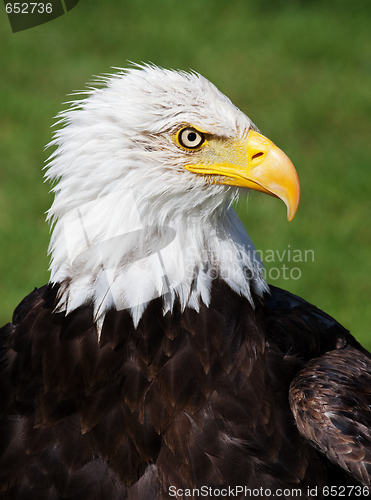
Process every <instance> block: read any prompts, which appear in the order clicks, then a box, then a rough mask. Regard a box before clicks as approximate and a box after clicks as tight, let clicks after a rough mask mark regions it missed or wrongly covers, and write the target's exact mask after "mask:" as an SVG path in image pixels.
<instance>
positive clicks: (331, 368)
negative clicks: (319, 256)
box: [0, 65, 371, 500]
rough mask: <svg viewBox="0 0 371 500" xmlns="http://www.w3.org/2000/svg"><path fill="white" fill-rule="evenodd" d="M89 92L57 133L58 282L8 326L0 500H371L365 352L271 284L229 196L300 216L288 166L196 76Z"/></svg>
mask: <svg viewBox="0 0 371 500" xmlns="http://www.w3.org/2000/svg"><path fill="white" fill-rule="evenodd" d="M86 94H87V95H84V96H83V97H82V98H81V99H78V100H75V101H74V102H72V103H71V105H70V107H69V108H68V109H67V110H65V111H63V112H62V113H61V114H60V116H59V122H58V123H59V124H60V128H59V130H57V132H56V133H55V135H54V138H53V140H52V142H51V145H52V146H54V147H55V149H54V152H53V153H52V155H51V157H50V159H49V163H48V166H47V171H46V178H47V179H48V180H49V181H51V182H52V185H53V188H52V189H53V191H54V194H55V198H54V202H53V204H52V206H51V208H50V210H49V212H48V219H49V221H50V222H51V224H52V227H53V230H52V236H51V242H50V253H51V278H50V282H49V283H48V284H47V285H45V286H44V287H42V288H39V289H35V290H34V291H33V292H31V293H30V294H29V295H28V296H27V297H26V298H25V299H24V300H22V302H21V303H20V304H19V305H18V307H17V308H16V309H15V311H14V315H13V319H12V322H11V323H8V324H7V325H5V326H4V327H3V328H2V329H1V330H0V339H1V364H0V498H1V499H9V500H26V499H27V500H29V499H35V500H36V499H37V500H44V499H45V500H62V499H71V500H72V499H73V500H85V499H89V500H103V499H104V500H108V499H109V500H121V499H128V500H135V499H140V500H155V499H158V500H160V499H170V498H178V499H183V498H184V499H185V498H193V499H196V498H201V497H202V498H215V497H216V496H222V497H227V496H228V497H231V498H250V497H253V496H254V497H259V498H272V497H274V496H284V498H298V496H300V497H301V498H324V497H327V496H329V495H330V493H331V495H333V496H334V495H335V496H347V497H348V498H359V497H362V496H368V494H369V484H370V473H371V434H370V424H371V410H370V405H371V391H370V387H371V359H370V354H369V353H368V352H367V351H366V350H365V349H364V348H363V347H362V346H361V345H359V344H358V342H357V341H356V340H355V339H354V337H353V336H352V335H351V334H350V333H349V332H348V331H347V330H346V329H345V328H343V327H342V326H341V325H340V324H339V323H337V322H336V321H335V320H334V319H332V318H331V317H329V316H328V315H327V314H325V313H324V312H322V311H320V310H319V309H317V308H316V307H314V306H313V305H310V304H308V303H307V302H306V301H304V300H302V299H301V298H299V297H297V296H294V295H292V294H291V293H289V292H286V291H283V290H280V289H278V288H275V287H273V286H269V285H268V284H267V283H266V281H265V279H264V277H263V274H262V263H261V261H260V260H259V258H258V255H257V252H256V251H255V249H254V246H253V243H252V242H251V240H250V238H249V236H248V234H247V232H246V231H245V229H244V227H243V225H242V223H241V221H240V220H239V218H238V216H237V215H236V213H235V211H234V209H233V207H232V202H233V201H234V200H235V199H236V198H237V197H238V196H240V195H244V194H246V193H248V191H249V190H250V189H254V190H257V191H261V192H263V193H267V194H270V195H273V196H275V197H277V198H280V199H281V200H283V201H284V203H285V204H286V206H287V214H288V218H289V219H292V218H293V217H294V215H295V213H296V210H297V207H298V204H299V194H300V189H299V181H298V176H297V173H296V171H295V168H294V166H293V164H292V163H291V161H290V160H289V159H288V157H287V156H286V155H285V154H284V153H283V152H282V151H281V150H280V149H279V148H278V147H277V146H275V145H274V144H273V143H272V142H271V141H270V140H269V139H267V138H266V137H264V136H263V135H261V133H260V132H259V131H258V129H257V127H256V126H255V125H254V124H253V123H252V121H251V120H250V119H249V118H248V117H247V116H246V115H245V114H244V113H243V112H241V111H240V110H239V109H238V108H237V107H235V106H234V105H233V104H232V102H231V101H230V100H229V99H228V98H227V97H225V96H224V95H223V94H222V93H221V92H220V91H219V90H218V89H217V88H216V87H215V86H214V85H213V84H212V83H210V82H209V81H208V80H206V79H205V78H203V77H202V76H201V75H199V74H197V73H192V72H191V73H186V72H180V71H172V70H165V69H161V68H159V67H156V66H152V65H142V66H137V67H133V68H131V69H128V70H119V71H118V72H117V73H115V74H113V75H108V76H106V77H104V78H103V79H102V81H101V82H100V84H99V85H95V87H94V88H93V87H91V88H89V89H88V90H87V91H86ZM331 488H332V489H331Z"/></svg>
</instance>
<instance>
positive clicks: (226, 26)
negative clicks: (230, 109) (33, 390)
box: [0, 0, 371, 348]
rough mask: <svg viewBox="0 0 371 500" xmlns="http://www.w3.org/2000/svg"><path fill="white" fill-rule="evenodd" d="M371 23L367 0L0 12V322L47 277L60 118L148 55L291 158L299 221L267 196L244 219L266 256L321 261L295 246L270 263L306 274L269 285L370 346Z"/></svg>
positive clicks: (121, 2) (190, 0) (89, 4)
mask: <svg viewBox="0 0 371 500" xmlns="http://www.w3.org/2000/svg"><path fill="white" fill-rule="evenodd" d="M370 26H371V2H370V1H369V0H364V1H362V0H323V1H320V0H317V1H315V0H305V1H304V0H302V1H300V0H292V1H290V0H281V1H280V0H228V1H227V0H223V1H220V0H187V1H185V2H181V1H175V0H132V1H127V0H110V1H107V2H103V1H102V0H101V1H98V0H80V3H79V4H78V5H77V6H76V7H75V8H74V9H73V10H71V11H70V12H69V13H68V14H66V15H64V16H62V17H61V18H59V19H56V20H54V21H52V22H51V23H48V24H45V25H42V26H39V27H36V28H33V29H30V30H27V31H24V32H20V33H16V34H13V33H12V32H11V29H10V25H9V22H8V19H7V17H6V14H5V9H3V8H2V7H1V6H0V323H5V322H7V321H9V320H10V318H11V314H12V311H13V309H14V307H15V306H16V305H17V304H18V302H19V301H20V300H21V299H22V298H23V297H24V296H25V295H26V294H27V293H29V292H30V291H31V290H32V289H33V287H34V286H41V285H43V284H44V283H45V282H46V281H47V280H48V257H47V246H48V239H49V228H48V226H47V224H46V223H45V222H44V218H45V215H44V213H45V211H46V210H47V208H48V207H49V205H50V203H51V201H52V198H51V195H50V194H49V193H48V190H49V187H48V185H45V184H43V177H42V171H41V169H42V166H43V162H44V161H45V159H46V158H47V156H48V153H47V152H45V151H44V150H43V147H44V145H45V144H46V143H48V142H49V140H50V138H51V130H50V126H51V125H52V123H53V116H55V115H56V114H57V112H58V111H59V110H60V109H62V108H63V106H62V104H61V103H62V102H63V101H66V100H67V99H68V98H66V97H65V96H66V94H68V93H70V92H72V91H74V90H79V89H82V88H84V86H85V83H86V82H87V81H89V79H90V78H91V75H97V74H100V73H105V72H109V71H111V69H110V68H111V66H121V67H122V66H126V65H127V61H128V60H130V61H135V62H140V61H144V62H148V61H151V62H153V63H156V64H158V65H161V66H164V67H168V68H181V69H185V70H187V69H189V68H192V69H194V70H196V71H198V72H200V73H202V74H203V75H204V76H206V77H207V78H208V79H210V80H211V81H212V82H214V83H215V84H216V85H217V86H218V87H219V88H220V89H221V90H222V91H223V92H224V93H225V94H227V95H228V96H229V97H230V98H231V99H232V100H233V102H234V103H235V104H236V105H237V106H239V107H240V108H241V109H242V110H243V111H244V112H245V113H246V114H248V116H250V117H251V119H252V120H253V121H254V122H255V123H256V124H257V126H258V127H259V128H260V130H261V131H262V132H263V133H264V134H265V135H267V136H268V137H269V138H271V139H272V140H273V141H274V142H275V143H277V144H278V145H279V146H280V147H281V148H282V149H283V150H284V151H285V152H286V153H287V154H288V155H289V156H290V158H291V159H292V161H293V162H294V164H295V166H296V168H297V171H298V173H299V177H300V180H301V187H302V199H301V204H300V207H299V211H298V213H297V215H296V217H295V219H294V220H293V221H292V222H290V223H289V222H287V220H286V213H285V207H284V205H283V203H282V202H280V201H279V200H277V199H274V198H270V197H269V196H265V195H262V194H259V193H253V194H252V196H251V197H250V199H249V203H248V206H247V205H246V202H245V201H241V202H240V203H239V205H238V207H237V208H238V211H239V214H240V216H241V217H242V218H243V220H244V222H245V224H246V227H247V229H248V231H249V233H250V235H251V237H252V239H253V241H254V242H255V244H256V246H257V248H259V249H261V250H262V251H263V253H264V254H266V253H267V250H269V249H270V250H273V251H275V252H276V251H277V250H278V252H279V253H280V255H281V254H282V252H283V251H284V250H288V248H289V245H290V249H291V250H292V251H293V250H300V251H302V252H304V251H305V250H313V251H314V262H312V261H311V259H310V261H309V262H306V263H305V262H303V263H293V262H289V261H288V258H287V252H286V256H285V257H284V260H283V262H282V263H280V262H279V261H278V259H277V258H276V262H270V263H267V269H268V271H269V269H271V268H272V267H277V268H280V267H282V265H283V264H285V265H286V266H287V268H288V269H292V268H293V267H300V271H301V278H300V279H298V280H293V279H288V280H287V279H286V280H285V279H284V278H283V277H282V276H281V279H278V280H270V281H271V283H273V284H275V285H278V286H282V287H284V288H287V289H289V290H291V291H292V292H294V293H297V294H299V295H301V296H302V297H304V298H305V299H307V300H309V301H311V302H313V303H314V304H316V305H317V306H319V307H320V308H322V309H324V310H326V311H327V312H328V313H329V314H331V315H333V316H334V317H335V318H337V319H338V320H339V321H340V322H341V323H343V324H344V325H345V326H346V327H347V328H349V329H350V330H351V331H352V332H353V333H354V334H355V336H356V337H357V338H358V339H359V340H361V341H362V342H363V343H364V344H365V345H367V346H368V347H369V348H371V331H370V327H369V325H370V324H371V307H370V296H371V293H370V292H371V259H370V249H371V231H370V227H369V225H370V219H371V218H370V216H371V204H370V194H371V188H370V186H371V29H370ZM296 255H297V254H296ZM281 274H282V273H281ZM273 275H274V276H275V274H274V273H273Z"/></svg>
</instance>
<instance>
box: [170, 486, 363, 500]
mask: <svg viewBox="0 0 371 500" xmlns="http://www.w3.org/2000/svg"><path fill="white" fill-rule="evenodd" d="M353 495H354V496H355V497H359V498H362V496H363V497H369V496H370V487H369V486H323V487H322V488H319V487H318V486H314V487H310V486H307V487H306V488H277V489H275V490H272V489H271V488H264V487H263V486H262V487H260V488H249V487H248V486H228V487H225V488H223V487H220V488H215V487H211V486H201V487H200V488H184V489H183V488H177V487H176V486H170V488H169V496H170V497H175V498H177V499H179V500H180V499H184V498H193V499H195V498H202V497H204V498H205V497H207V498H271V497H272V498H277V497H278V498H302V497H305V498H308V497H309V498H317V497H318V498H326V497H344V498H349V497H351V496H353Z"/></svg>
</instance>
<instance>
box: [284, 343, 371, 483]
mask: <svg viewBox="0 0 371 500" xmlns="http://www.w3.org/2000/svg"><path fill="white" fill-rule="evenodd" d="M290 406H291V409H292V411H293V413H294V416H295V419H296V423H297V426H298V429H299V432H300V433H301V434H302V435H303V436H305V437H306V438H307V439H310V440H311V442H312V443H313V444H314V445H315V446H316V447H317V448H318V449H320V450H321V451H322V452H323V453H324V454H325V455H326V456H327V457H328V458H329V459H330V460H331V461H332V462H334V463H336V464H338V465H340V466H341V467H342V468H343V469H345V470H346V471H347V472H349V473H350V474H352V475H353V476H354V477H355V478H356V479H358V481H360V482H361V483H363V484H365V485H369V484H370V475H371V409H370V408H371V360H370V358H369V356H367V355H366V354H364V353H362V352H360V351H359V350H358V349H357V348H355V347H354V346H351V345H346V346H344V347H343V348H341V349H337V350H333V351H330V352H328V353H326V354H324V355H322V356H320V357H318V358H314V359H313V360H311V361H310V362H309V363H308V364H307V365H306V367H305V368H304V369H303V370H301V371H299V373H298V374H297V375H296V377H295V378H294V379H293V381H292V383H291V387H290Z"/></svg>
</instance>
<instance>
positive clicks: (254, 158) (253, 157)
mask: <svg viewBox="0 0 371 500" xmlns="http://www.w3.org/2000/svg"><path fill="white" fill-rule="evenodd" d="M263 155H264V153H262V152H261V151H260V152H259V153H256V154H254V155H253V156H252V157H251V159H252V160H256V159H257V158H260V157H261V156H263Z"/></svg>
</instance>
